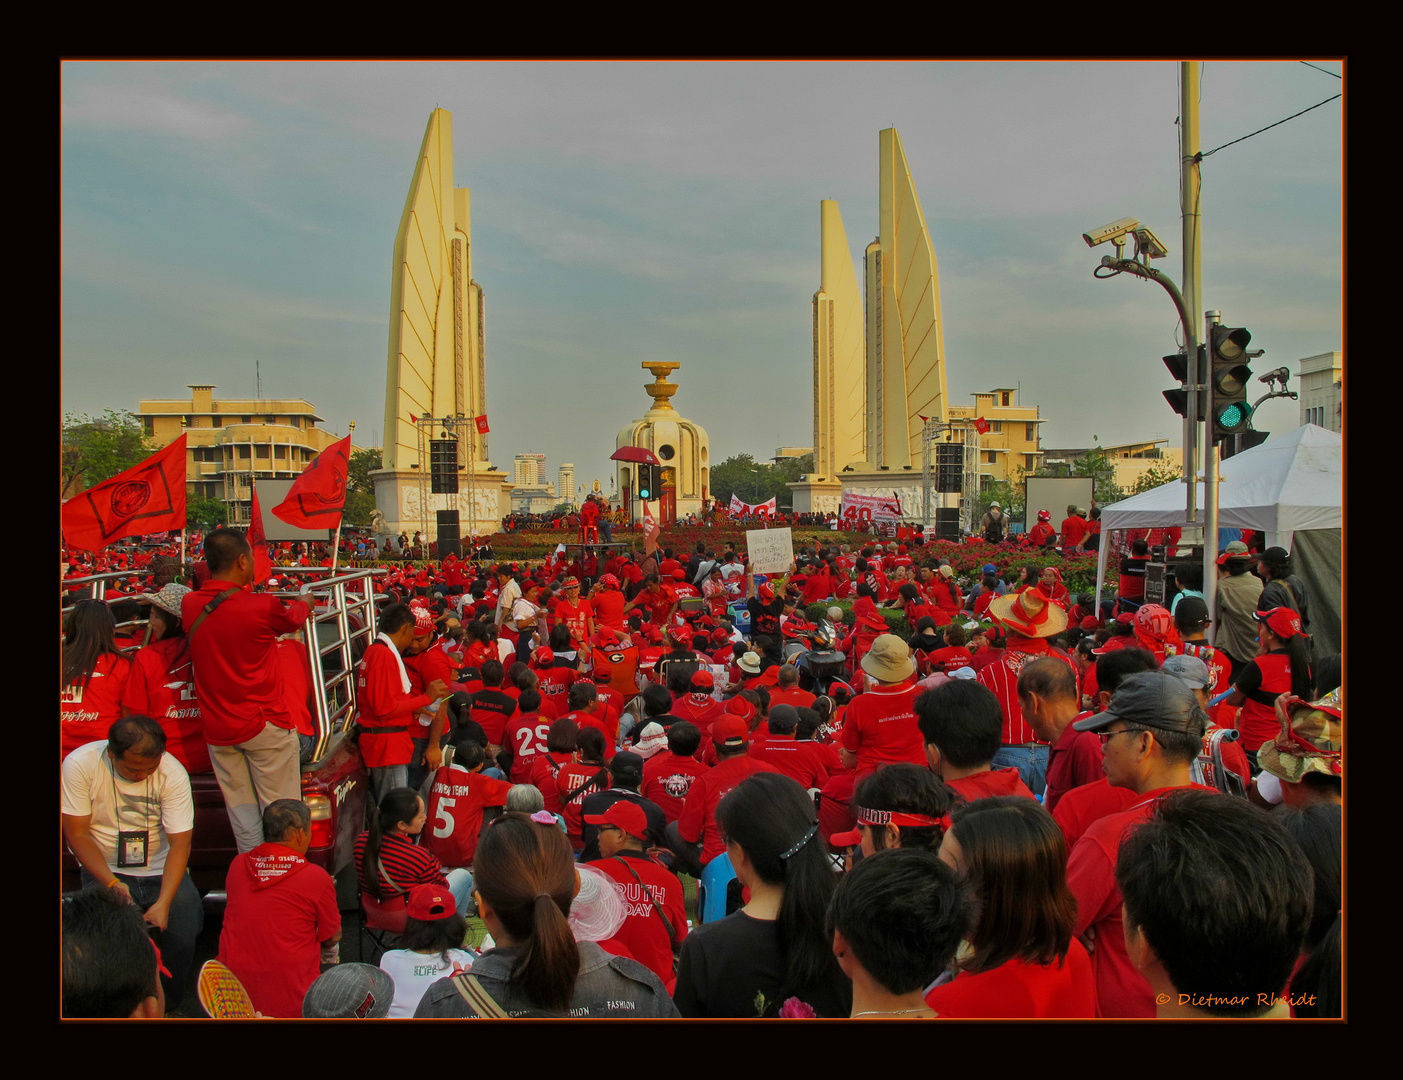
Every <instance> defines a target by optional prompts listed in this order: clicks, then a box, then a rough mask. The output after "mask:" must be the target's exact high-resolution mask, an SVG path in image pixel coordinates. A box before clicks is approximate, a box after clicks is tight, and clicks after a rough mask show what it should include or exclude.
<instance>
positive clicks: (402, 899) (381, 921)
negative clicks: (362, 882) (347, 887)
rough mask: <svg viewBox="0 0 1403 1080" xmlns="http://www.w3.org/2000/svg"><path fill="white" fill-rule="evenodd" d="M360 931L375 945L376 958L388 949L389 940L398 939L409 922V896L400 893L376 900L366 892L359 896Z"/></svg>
mask: <svg viewBox="0 0 1403 1080" xmlns="http://www.w3.org/2000/svg"><path fill="white" fill-rule="evenodd" d="M360 911H361V929H362V930H364V931H365V932H366V934H367V935H368V936H369V938H370V940H371V941H373V942H374V943H375V955H376V956H377V957H378V956H379V955H380V954H381V953H383V952H385V950H386V949H388V948H389V947H390V945H391V944H393V943H392V942H390V941H389V939H390V938H396V937H399V936H400V935H401V934H403V933H404V928H405V926H406V924H407V923H408V920H409V894H408V893H401V894H400V895H398V896H391V897H388V898H387V899H384V900H377V899H376V898H375V897H374V896H373V895H371V894H370V893H368V892H363V893H361V894H360Z"/></svg>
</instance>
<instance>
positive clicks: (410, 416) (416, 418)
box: [409, 413, 419, 424]
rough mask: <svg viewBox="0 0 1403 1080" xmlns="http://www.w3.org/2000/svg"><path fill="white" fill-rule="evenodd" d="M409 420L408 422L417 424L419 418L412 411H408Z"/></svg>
mask: <svg viewBox="0 0 1403 1080" xmlns="http://www.w3.org/2000/svg"><path fill="white" fill-rule="evenodd" d="M409 422H410V423H411V424H417V423H418V422H419V418H418V417H417V416H415V415H414V414H413V413H410V414H409Z"/></svg>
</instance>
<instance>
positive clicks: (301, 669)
mask: <svg viewBox="0 0 1403 1080" xmlns="http://www.w3.org/2000/svg"><path fill="white" fill-rule="evenodd" d="M273 658H274V659H275V660H276V661H277V664H278V672H279V674H281V675H282V678H283V699H284V700H285V701H286V702H287V711H288V715H289V716H291V717H292V721H293V726H294V727H295V728H296V729H297V733H298V734H299V735H315V734H316V733H317V729H316V727H315V725H314V724H313V723H312V669H311V663H310V661H309V660H308V659H307V646H305V645H303V644H302V643H301V642H300V641H294V640H293V639H291V638H284V639H283V640H281V641H279V642H278V643H277V644H276V645H274V646H273Z"/></svg>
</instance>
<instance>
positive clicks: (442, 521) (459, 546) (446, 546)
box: [438, 510, 463, 559]
mask: <svg viewBox="0 0 1403 1080" xmlns="http://www.w3.org/2000/svg"><path fill="white" fill-rule="evenodd" d="M449 554H453V555H457V556H459V557H460V558H461V557H462V554H463V542H462V540H461V539H460V538H459V536H458V511H457V510H440V511H438V557H439V558H440V559H442V558H445V557H446V556H448V555H449Z"/></svg>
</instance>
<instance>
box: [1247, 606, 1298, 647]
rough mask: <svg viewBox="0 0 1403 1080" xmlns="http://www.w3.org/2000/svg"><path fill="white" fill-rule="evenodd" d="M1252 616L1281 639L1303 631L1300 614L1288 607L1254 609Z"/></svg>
mask: <svg viewBox="0 0 1403 1080" xmlns="http://www.w3.org/2000/svg"><path fill="white" fill-rule="evenodd" d="M1252 618H1254V619H1256V620H1257V621H1258V622H1259V623H1261V624H1262V625H1263V626H1265V627H1266V628H1267V629H1268V630H1270V631H1271V632H1272V633H1273V634H1275V635H1276V636H1277V637H1279V638H1281V640H1282V641H1286V640H1288V639H1290V638H1293V637H1295V636H1296V635H1297V634H1303V633H1305V631H1304V630H1302V629H1301V616H1300V615H1299V614H1297V613H1296V612H1294V611H1292V610H1291V609H1290V608H1289V607H1274V608H1272V609H1271V610H1270V611H1254V612H1252Z"/></svg>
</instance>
